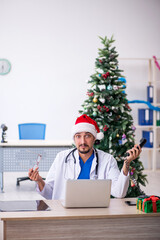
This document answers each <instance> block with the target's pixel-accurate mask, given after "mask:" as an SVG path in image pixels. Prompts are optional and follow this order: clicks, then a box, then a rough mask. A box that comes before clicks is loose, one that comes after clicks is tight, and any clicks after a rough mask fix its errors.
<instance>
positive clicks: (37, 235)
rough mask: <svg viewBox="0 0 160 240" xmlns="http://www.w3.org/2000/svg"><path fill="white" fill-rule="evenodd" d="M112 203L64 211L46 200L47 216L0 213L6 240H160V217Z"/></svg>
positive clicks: (54, 203) (58, 203)
mask: <svg viewBox="0 0 160 240" xmlns="http://www.w3.org/2000/svg"><path fill="white" fill-rule="evenodd" d="M125 201H126V199H111V201H110V207H109V208H86V209H85V208H82V209H65V208H63V207H62V205H61V203H60V202H59V201H55V200H46V203H47V204H48V205H49V206H50V207H51V208H52V210H51V211H48V212H47V211H46V212H17V213H9V212H7V213H0V218H1V220H2V221H3V223H4V224H3V231H4V240H20V239H25V240H27V239H28V240H29V239H32V240H34V239H39V240H44V239H45V240H49V239H52V240H58V239H63V240H66V239H67V240H72V239H74V240H75V239H76V240H82V239H85V240H94V239H99V240H100V239H101V240H103V239H127V238H132V239H138V240H139V239H145V240H146V239H160V213H148V214H146V213H144V212H141V211H139V210H137V209H136V207H135V206H128V205H126V204H125Z"/></svg>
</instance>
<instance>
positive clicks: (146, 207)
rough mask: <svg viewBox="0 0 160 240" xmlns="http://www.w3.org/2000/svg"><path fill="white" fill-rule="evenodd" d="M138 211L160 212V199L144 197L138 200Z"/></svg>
mask: <svg viewBox="0 0 160 240" xmlns="http://www.w3.org/2000/svg"><path fill="white" fill-rule="evenodd" d="M137 209H139V210H141V211H143V212H145V213H152V212H160V197H157V196H142V197H139V198H138V199H137Z"/></svg>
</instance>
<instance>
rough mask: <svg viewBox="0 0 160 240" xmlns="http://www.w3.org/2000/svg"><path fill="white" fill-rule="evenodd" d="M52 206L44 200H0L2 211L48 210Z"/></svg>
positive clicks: (0, 209) (0, 210)
mask: <svg viewBox="0 0 160 240" xmlns="http://www.w3.org/2000/svg"><path fill="white" fill-rule="evenodd" d="M48 210H51V209H50V207H49V206H48V205H47V204H46V203H45V202H44V201H43V200H27V201H21V200H18V201H0V212H24V211H48Z"/></svg>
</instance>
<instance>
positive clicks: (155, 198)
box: [143, 196, 160, 212]
mask: <svg viewBox="0 0 160 240" xmlns="http://www.w3.org/2000/svg"><path fill="white" fill-rule="evenodd" d="M150 200H151V201H152V206H153V212H157V205H156V202H157V200H160V199H159V198H158V197H155V196H150V197H149V198H145V199H144V200H143V212H144V203H145V202H147V201H150Z"/></svg>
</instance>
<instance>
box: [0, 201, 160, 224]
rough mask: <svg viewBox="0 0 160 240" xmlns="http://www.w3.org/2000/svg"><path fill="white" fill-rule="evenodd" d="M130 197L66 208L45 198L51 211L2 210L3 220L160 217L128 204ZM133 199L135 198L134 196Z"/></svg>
mask: <svg viewBox="0 0 160 240" xmlns="http://www.w3.org/2000/svg"><path fill="white" fill-rule="evenodd" d="M126 200H130V199H129V198H128V199H111V201H110V207H109V208H75V209H66V208H64V207H63V206H62V205H61V202H60V201H58V200H45V202H46V203H47V204H48V205H49V206H50V207H51V209H52V210H51V211H40V212H1V213H0V218H1V220H3V221H5V220H6V221H13V220H14V221H15V220H34V219H43V220H44V219H97V218H118V217H120V218H125V217H129V218H130V217H132V218H137V217H144V216H146V217H147V216H148V217H151V216H154V217H160V213H147V214H146V213H144V212H142V211H139V210H137V209H136V206H128V205H127V204H126V203H125V201H126ZM132 200H135V199H133V198H132Z"/></svg>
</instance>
